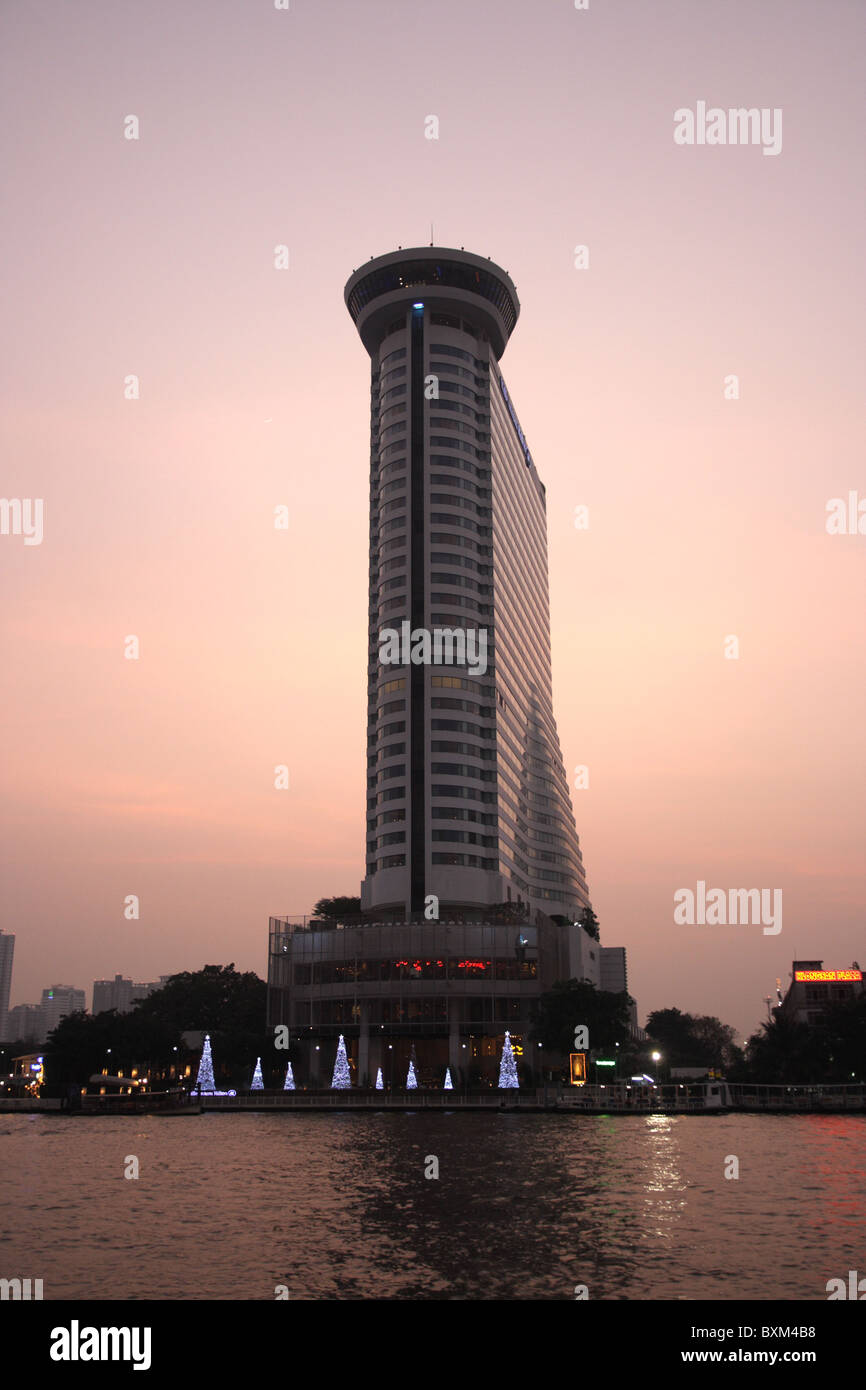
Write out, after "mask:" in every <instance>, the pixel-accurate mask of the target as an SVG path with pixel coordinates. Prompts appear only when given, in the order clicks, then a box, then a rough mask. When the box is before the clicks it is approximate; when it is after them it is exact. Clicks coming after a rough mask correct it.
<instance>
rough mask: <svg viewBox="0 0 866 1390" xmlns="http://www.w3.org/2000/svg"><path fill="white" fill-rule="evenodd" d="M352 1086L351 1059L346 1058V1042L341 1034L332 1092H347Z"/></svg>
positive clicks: (332, 1079)
mask: <svg viewBox="0 0 866 1390" xmlns="http://www.w3.org/2000/svg"><path fill="white" fill-rule="evenodd" d="M351 1084H352V1076H351V1073H350V1071H349V1059H348V1057H347V1056H346V1040H345V1038H344V1037H343V1034H342V1033H341V1034H340V1041H339V1042H338V1043H337V1060H336V1061H335V1063H334V1075H333V1077H332V1078H331V1090H332V1091H345V1090H347V1089H348V1088H349V1087H350V1086H351Z"/></svg>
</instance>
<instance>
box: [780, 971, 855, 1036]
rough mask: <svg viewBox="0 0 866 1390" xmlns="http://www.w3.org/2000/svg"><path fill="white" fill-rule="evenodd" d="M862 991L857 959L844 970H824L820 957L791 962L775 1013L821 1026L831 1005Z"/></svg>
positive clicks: (853, 996) (845, 1000) (796, 1020)
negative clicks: (787, 979)
mask: <svg viewBox="0 0 866 1390" xmlns="http://www.w3.org/2000/svg"><path fill="white" fill-rule="evenodd" d="M862 993H863V972H862V971H861V969H860V966H859V965H858V963H857V961H856V960H855V961H854V963H853V965H851V966H849V967H847V968H845V969H841V970H839V969H835V970H825V969H824V962H823V961H820V960H795V961H792V963H791V983H790V985H789V986H788V992H787V994H786V995H785V997H784V999H783V1000H782V1002H781V1004H780V1005H779V1006H778V1008H777V1010H776V1012H777V1013H780V1014H782V1015H783V1016H784V1017H785V1018H788V1019H790V1020H792V1021H793V1022H794V1023H807V1024H811V1025H815V1024H817V1025H820V1024H821V1022H822V1021H823V1018H824V1011H825V1009H827V1007H828V1006H829V1005H831V1004H844V1003H846V1002H847V1001H848V1000H849V999H853V998H855V997H856V996H857V995H858V994H862Z"/></svg>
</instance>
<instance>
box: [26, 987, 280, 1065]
mask: <svg viewBox="0 0 866 1390" xmlns="http://www.w3.org/2000/svg"><path fill="white" fill-rule="evenodd" d="M266 997H267V987H266V985H265V982H264V980H260V979H259V977H258V976H257V975H255V974H253V972H252V971H248V972H246V973H245V974H241V973H240V972H238V971H237V970H235V968H234V966H233V965H226V966H221V965H206V966H205V967H204V969H203V970H197V971H195V972H184V973H182V974H179V975H173V976H172V977H171V979H170V980H169V981H168V982H167V984H165V985H164V986H163V988H162V989H158V990H155V991H154V993H153V994H151V995H149V996H148V998H147V999H142V1000H141V1001H140V1002H139V1003H138V1004H137V1005H136V1007H135V1008H134V1009H133V1010H132V1011H131V1012H130V1013H128V1014H119V1013H117V1012H116V1011H115V1010H113V1009H110V1010H107V1011H106V1012H105V1013H101V1014H96V1015H95V1016H93V1015H88V1014H84V1013H77V1014H69V1015H67V1016H66V1018H63V1019H61V1021H60V1023H59V1025H58V1026H57V1028H56V1029H55V1030H54V1032H53V1033H52V1034H51V1036H50V1038H49V1039H48V1043H47V1044H46V1048H45V1052H46V1075H47V1077H48V1079H49V1080H50V1081H52V1082H54V1081H60V1082H68V1083H71V1082H77V1083H78V1084H79V1085H83V1084H84V1083H85V1082H87V1081H88V1080H89V1078H90V1076H92V1075H94V1074H96V1073H98V1072H101V1071H102V1069H103V1067H105V1066H106V1065H107V1063H108V1062H109V1061H110V1063H111V1066H110V1070H111V1071H112V1072H113V1073H115V1074H116V1073H117V1072H118V1071H119V1070H123V1071H127V1070H128V1069H129V1068H130V1067H131V1066H133V1065H139V1066H144V1067H146V1068H147V1069H148V1070H150V1071H151V1073H153V1072H155V1071H163V1072H165V1071H167V1069H168V1068H169V1067H170V1066H171V1065H172V1063H176V1062H179V1061H180V1056H181V1051H182V1049H181V1046H180V1037H181V1034H182V1033H184V1032H187V1031H199V1030H201V1031H202V1032H204V1033H207V1034H209V1035H210V1039H211V1043H212V1045H213V1049H214V1052H215V1053H216V1055H217V1057H218V1058H219V1061H220V1067H221V1070H223V1071H228V1072H229V1074H233V1073H235V1074H236V1075H237V1077H238V1079H241V1078H242V1079H243V1084H246V1077H247V1076H248V1075H249V1073H248V1070H247V1068H248V1059H249V1057H250V1056H253V1057H255V1056H256V1054H257V1053H264V1049H265V1047H267V1046H269V1045H272V1044H273V1036H272V1035H268V1034H266V1033H265V1001H266ZM109 1049H110V1052H109Z"/></svg>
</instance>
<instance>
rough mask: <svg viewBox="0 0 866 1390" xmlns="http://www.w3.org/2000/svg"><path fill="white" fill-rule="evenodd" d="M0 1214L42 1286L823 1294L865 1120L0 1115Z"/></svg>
mask: <svg viewBox="0 0 866 1390" xmlns="http://www.w3.org/2000/svg"><path fill="white" fill-rule="evenodd" d="M732 1157H733V1158H736V1160H737V1162H738V1165H739V1177H738V1178H726V1177H725V1170H726V1168H727V1170H728V1171H732V1170H733V1167H734V1165H733V1163H732V1162H731V1158H732ZM133 1158H135V1159H137V1163H138V1172H139V1176H138V1178H137V1179H136V1178H125V1177H124V1171H125V1170H126V1171H130V1172H131V1171H133V1170H134V1168H135V1164H134V1163H132V1162H131V1160H132V1159H133ZM434 1159H435V1160H436V1162H437V1163H438V1171H439V1176H438V1178H436V1177H429V1178H428V1177H425V1170H426V1171H428V1172H431V1173H432V1172H433V1171H434V1170H435V1167H436V1164H434V1163H433V1160H434ZM0 1215H2V1220H0V1229H2V1232H3V1234H2V1238H0V1277H5V1278H15V1277H19V1278H33V1279H37V1278H41V1279H42V1280H43V1287H44V1297H45V1299H52V1298H73V1299H87V1300H90V1299H110V1298H120V1299H145V1298H156V1299H171V1300H177V1299H210V1298H213V1299H273V1298H274V1297H275V1289H276V1288H277V1286H285V1288H286V1289H287V1291H288V1296H289V1298H291V1299H431V1298H432V1299H467V1300H484V1299H573V1298H574V1297H575V1287H576V1286H577V1285H581V1284H584V1285H586V1286H587V1290H588V1295H589V1297H590V1298H592V1299H699V1300H708V1299H719V1300H727V1299H740V1298H745V1299H759V1300H763V1299H771V1298H782V1299H817V1300H826V1298H827V1292H826V1284H827V1280H828V1279H831V1278H843V1279H846V1280H847V1277H848V1271H849V1270H850V1269H856V1270H859V1271H860V1274H861V1275H864V1274H866V1117H864V1116H827V1115H820V1116H818V1115H816V1116H753V1115H724V1116H713V1117H708V1116H662V1115H653V1116H641V1117H633V1116H588V1115H577V1116H574V1115H544V1114H526V1115H519V1114H501V1113H500V1114H493V1115H486V1114H472V1113H470V1114H458V1113H453V1112H452V1113H448V1112H446V1113H434V1114H430V1113H425V1112H423V1111H416V1112H410V1113H396V1114H376V1113H364V1114H355V1113H342V1114H341V1113H330V1114H288V1113H281V1114H250V1113H240V1114H204V1115H183V1116H164V1117H156V1116H154V1117H138V1116H136V1117H132V1116H130V1117H118V1118H96V1117H87V1118H85V1117H80V1116H78V1117H60V1116H52V1115H0Z"/></svg>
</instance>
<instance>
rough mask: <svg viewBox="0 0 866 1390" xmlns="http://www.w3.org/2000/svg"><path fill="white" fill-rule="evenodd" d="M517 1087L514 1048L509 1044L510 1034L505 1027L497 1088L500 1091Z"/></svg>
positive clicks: (512, 1089) (518, 1085) (517, 1088)
mask: <svg viewBox="0 0 866 1390" xmlns="http://www.w3.org/2000/svg"><path fill="white" fill-rule="evenodd" d="M519 1088H520V1083H519V1082H518V1080H517V1063H516V1062H515V1060H514V1048H513V1047H512V1046H511V1034H510V1033H509V1032H508V1029H506V1030H505V1042H504V1043H503V1045H502V1058H501V1060H500V1063H499V1089H500V1091H516V1090H519Z"/></svg>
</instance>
